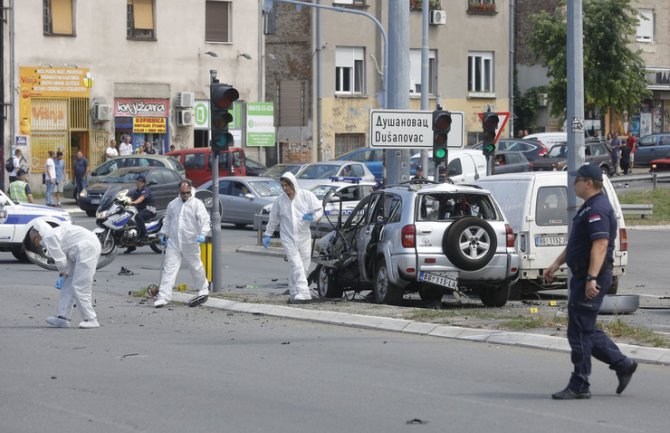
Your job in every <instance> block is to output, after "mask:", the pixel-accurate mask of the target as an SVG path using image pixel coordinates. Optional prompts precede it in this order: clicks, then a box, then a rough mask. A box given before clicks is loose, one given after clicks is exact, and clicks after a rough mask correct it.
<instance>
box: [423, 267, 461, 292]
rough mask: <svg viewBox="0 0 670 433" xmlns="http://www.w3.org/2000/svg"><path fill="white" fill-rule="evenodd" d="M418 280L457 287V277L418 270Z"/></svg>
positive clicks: (451, 287) (452, 287)
mask: <svg viewBox="0 0 670 433" xmlns="http://www.w3.org/2000/svg"><path fill="white" fill-rule="evenodd" d="M419 281H424V282H426V283H431V284H436V285H438V286H442V287H447V288H449V289H454V290H456V289H458V278H455V277H451V276H450V277H443V276H441V275H435V274H429V273H428V272H423V271H421V272H419Z"/></svg>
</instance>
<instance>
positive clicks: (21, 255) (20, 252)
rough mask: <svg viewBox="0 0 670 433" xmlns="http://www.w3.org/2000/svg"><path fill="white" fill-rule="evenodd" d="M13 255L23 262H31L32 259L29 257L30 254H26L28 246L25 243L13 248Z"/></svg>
mask: <svg viewBox="0 0 670 433" xmlns="http://www.w3.org/2000/svg"><path fill="white" fill-rule="evenodd" d="M12 255H13V256H14V257H15V258H16V260H18V261H19V262H21V263H30V259H28V255H26V247H24V246H23V244H21V246H20V247H18V248H15V249H13V250H12Z"/></svg>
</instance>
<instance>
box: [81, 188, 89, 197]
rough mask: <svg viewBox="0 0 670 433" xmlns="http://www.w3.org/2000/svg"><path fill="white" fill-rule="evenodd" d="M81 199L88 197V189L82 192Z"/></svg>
mask: <svg viewBox="0 0 670 433" xmlns="http://www.w3.org/2000/svg"><path fill="white" fill-rule="evenodd" d="M79 197H81V198H86V197H88V192H87V191H86V188H84V189H82V190H81V192H80V193H79Z"/></svg>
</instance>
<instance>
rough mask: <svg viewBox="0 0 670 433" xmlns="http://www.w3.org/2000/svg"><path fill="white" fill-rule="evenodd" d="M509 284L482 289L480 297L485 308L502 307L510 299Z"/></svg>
mask: <svg viewBox="0 0 670 433" xmlns="http://www.w3.org/2000/svg"><path fill="white" fill-rule="evenodd" d="M509 292H510V288H509V284H508V283H505V284H503V285H502V286H499V287H487V288H485V289H482V291H481V293H480V295H479V297H480V299H481V301H482V304H484V306H485V307H502V306H503V305H505V304H506V303H507V300H508V299H509Z"/></svg>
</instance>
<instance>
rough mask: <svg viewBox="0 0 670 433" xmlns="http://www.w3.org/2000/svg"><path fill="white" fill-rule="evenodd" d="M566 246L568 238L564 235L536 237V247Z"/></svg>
mask: <svg viewBox="0 0 670 433" xmlns="http://www.w3.org/2000/svg"><path fill="white" fill-rule="evenodd" d="M566 244H567V238H566V236H565V235H564V234H556V235H537V236H535V246H536V247H561V246H564V245H566Z"/></svg>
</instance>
